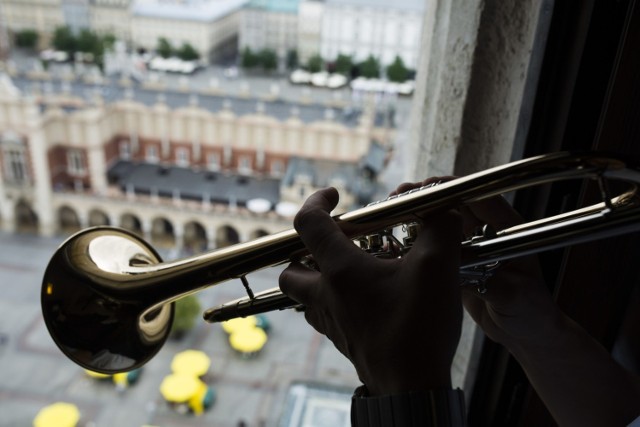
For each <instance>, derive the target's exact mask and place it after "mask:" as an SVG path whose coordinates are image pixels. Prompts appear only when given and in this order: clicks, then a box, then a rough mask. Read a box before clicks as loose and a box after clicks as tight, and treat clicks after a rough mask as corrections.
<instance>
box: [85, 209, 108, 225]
mask: <svg viewBox="0 0 640 427" xmlns="http://www.w3.org/2000/svg"><path fill="white" fill-rule="evenodd" d="M100 225H111V221H110V220H109V215H107V214H106V212H104V211H102V210H100V209H92V210H90V211H89V227H97V226H100Z"/></svg>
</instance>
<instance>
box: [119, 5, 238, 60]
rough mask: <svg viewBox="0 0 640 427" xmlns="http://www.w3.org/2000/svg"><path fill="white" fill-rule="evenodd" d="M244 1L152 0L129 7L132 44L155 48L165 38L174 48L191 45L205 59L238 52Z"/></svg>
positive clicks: (223, 56)
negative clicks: (186, 44)
mask: <svg viewBox="0 0 640 427" xmlns="http://www.w3.org/2000/svg"><path fill="white" fill-rule="evenodd" d="M245 3H246V0H186V1H181V0H153V1H146V2H134V4H133V5H132V7H131V38H132V43H133V44H134V46H135V47H143V48H145V49H148V50H154V49H155V48H156V47H157V46H158V40H159V39H160V38H161V37H163V38H166V39H167V40H168V41H169V42H170V43H171V44H172V46H173V47H174V48H180V47H181V46H182V44H183V43H189V44H190V45H191V46H193V47H194V48H195V49H196V50H197V51H198V52H199V53H200V56H201V59H203V60H204V61H206V62H210V61H211V62H212V61H217V60H220V59H224V58H226V57H228V56H232V55H234V54H235V53H236V52H237V43H238V39H237V38H238V28H239V25H240V14H241V10H242V7H243V5H244V4H245Z"/></svg>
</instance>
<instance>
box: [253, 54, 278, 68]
mask: <svg viewBox="0 0 640 427" xmlns="http://www.w3.org/2000/svg"><path fill="white" fill-rule="evenodd" d="M258 56H259V62H260V65H262V68H263V69H264V70H265V71H273V70H275V69H276V67H277V66H278V57H277V56H276V52H275V51H274V50H272V49H262V50H261V51H260V53H259V54H258Z"/></svg>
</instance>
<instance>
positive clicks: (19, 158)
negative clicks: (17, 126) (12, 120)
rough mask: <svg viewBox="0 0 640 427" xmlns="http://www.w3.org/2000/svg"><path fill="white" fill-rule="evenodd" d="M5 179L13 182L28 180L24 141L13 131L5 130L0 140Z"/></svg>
mask: <svg viewBox="0 0 640 427" xmlns="http://www.w3.org/2000/svg"><path fill="white" fill-rule="evenodd" d="M0 144H1V146H2V158H3V160H4V162H3V163H4V165H3V166H4V174H5V179H6V180H7V181H8V182H11V183H13V184H24V183H26V182H28V181H29V168H28V165H27V152H26V147H25V144H24V141H23V140H22V139H21V138H20V136H18V135H17V134H15V133H13V132H6V133H5V134H4V135H2V140H1V141H0Z"/></svg>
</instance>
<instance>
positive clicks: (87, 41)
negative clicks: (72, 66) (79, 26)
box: [76, 29, 102, 53]
mask: <svg viewBox="0 0 640 427" xmlns="http://www.w3.org/2000/svg"><path fill="white" fill-rule="evenodd" d="M76 50H77V51H78V52H91V53H94V52H99V51H101V50H102V40H100V37H98V35H97V34H96V33H94V32H93V31H91V30H87V29H83V30H81V31H80V34H78V37H77V38H76Z"/></svg>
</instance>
